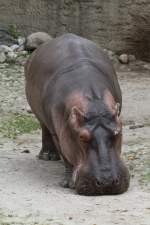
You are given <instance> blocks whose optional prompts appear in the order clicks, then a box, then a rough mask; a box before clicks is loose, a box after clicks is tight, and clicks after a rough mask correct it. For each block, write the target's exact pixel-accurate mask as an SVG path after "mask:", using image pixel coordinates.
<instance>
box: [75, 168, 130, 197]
mask: <svg viewBox="0 0 150 225" xmlns="http://www.w3.org/2000/svg"><path fill="white" fill-rule="evenodd" d="M129 182H130V175H129V171H128V169H127V168H126V167H125V166H124V165H123V166H122V168H120V170H119V171H118V174H117V175H116V176H114V175H113V173H112V171H109V172H108V171H107V173H105V172H103V173H99V176H98V174H92V173H90V172H86V173H85V172H83V171H80V173H79V176H78V179H77V180H76V185H75V186H76V191H77V193H78V194H81V195H111V194H122V193H124V192H125V191H127V189H128V187H129Z"/></svg>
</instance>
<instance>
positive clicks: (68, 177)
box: [61, 163, 75, 189]
mask: <svg viewBox="0 0 150 225" xmlns="http://www.w3.org/2000/svg"><path fill="white" fill-rule="evenodd" d="M65 165H66V171H65V177H64V179H63V181H62V182H61V186H62V187H64V188H71V189H74V188H75V185H74V182H73V180H72V168H71V167H70V166H69V164H67V163H65Z"/></svg>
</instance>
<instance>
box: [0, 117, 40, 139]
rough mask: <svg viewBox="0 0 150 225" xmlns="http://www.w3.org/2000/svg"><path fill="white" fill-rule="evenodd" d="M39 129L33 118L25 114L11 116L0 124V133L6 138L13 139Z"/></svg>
mask: <svg viewBox="0 0 150 225" xmlns="http://www.w3.org/2000/svg"><path fill="white" fill-rule="evenodd" d="M39 128H40V125H39V122H38V121H37V120H36V119H35V117H33V116H30V115H25V114H13V115H11V116H10V117H9V118H7V119H6V120H4V121H2V122H1V125H0V133H1V134H2V135H3V136H4V137H7V138H12V139H15V138H16V137H17V136H18V135H21V134H24V133H31V132H32V131H34V130H37V129H39Z"/></svg>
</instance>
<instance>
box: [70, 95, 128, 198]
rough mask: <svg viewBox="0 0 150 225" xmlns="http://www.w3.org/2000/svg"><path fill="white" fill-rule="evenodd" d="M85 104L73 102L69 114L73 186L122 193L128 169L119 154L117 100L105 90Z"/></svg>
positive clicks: (85, 192)
mask: <svg viewBox="0 0 150 225" xmlns="http://www.w3.org/2000/svg"><path fill="white" fill-rule="evenodd" d="M80 100H81V99H80ZM86 106H87V107H84V109H83V108H82V107H81V104H80V105H78V104H76V105H75V106H73V107H72V108H71V112H70V117H69V126H70V131H71V136H72V139H73V140H74V146H72V148H73V147H74V149H75V150H74V154H75V156H74V158H76V162H71V163H72V164H74V172H73V180H74V182H75V189H76V191H77V193H79V194H83V195H101V194H120V193H123V192H125V191H126V190H127V189H128V186H129V172H128V169H127V168H126V166H125V165H124V163H123V162H122V160H121V158H120V155H121V141H122V140H121V139H122V124H121V120H120V118H119V114H120V110H119V104H118V103H116V102H115V100H114V98H113V96H112V95H111V94H110V92H108V93H107V94H106V95H105V96H104V97H103V98H102V99H96V100H94V101H88V104H87V105H86Z"/></svg>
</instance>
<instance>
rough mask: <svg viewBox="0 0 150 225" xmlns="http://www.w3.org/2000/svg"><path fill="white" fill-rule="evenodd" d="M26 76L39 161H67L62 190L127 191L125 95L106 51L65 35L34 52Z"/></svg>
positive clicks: (85, 192) (84, 192)
mask: <svg viewBox="0 0 150 225" xmlns="http://www.w3.org/2000/svg"><path fill="white" fill-rule="evenodd" d="M25 76H26V95H27V99H28V102H29V104H30V106H31V108H32V111H33V113H34V114H35V115H36V117H37V118H38V120H39V121H40V123H41V127H42V149H41V152H40V154H39V158H40V159H49V160H59V159H60V156H61V157H62V158H63V160H64V163H65V167H66V175H65V180H64V182H63V186H64V187H70V188H75V189H76V191H77V193H79V194H83V195H101V194H119V193H123V192H125V191H126V190H127V188H128V186H129V173H128V170H127V168H126V166H125V165H124V163H123V162H122V160H121V158H120V154H121V136H122V134H121V133H122V126H121V120H120V117H119V115H120V111H121V104H122V103H121V91H120V88H119V84H118V81H117V77H116V74H115V72H114V69H113V67H112V65H111V62H110V61H109V59H108V57H107V56H106V55H105V53H104V52H103V51H102V50H100V49H99V48H98V47H97V46H96V45H95V44H94V43H93V42H91V41H89V40H87V39H84V38H81V37H79V36H76V35H73V34H65V35H63V36H61V37H58V38H56V39H54V40H52V41H50V42H47V43H45V44H43V45H42V46H41V47H39V48H38V49H37V50H36V51H35V52H33V54H32V56H31V57H30V59H29V60H28V62H27V64H26V66H25Z"/></svg>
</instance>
